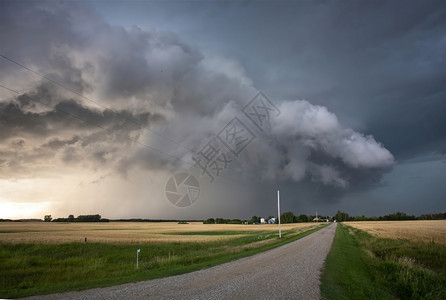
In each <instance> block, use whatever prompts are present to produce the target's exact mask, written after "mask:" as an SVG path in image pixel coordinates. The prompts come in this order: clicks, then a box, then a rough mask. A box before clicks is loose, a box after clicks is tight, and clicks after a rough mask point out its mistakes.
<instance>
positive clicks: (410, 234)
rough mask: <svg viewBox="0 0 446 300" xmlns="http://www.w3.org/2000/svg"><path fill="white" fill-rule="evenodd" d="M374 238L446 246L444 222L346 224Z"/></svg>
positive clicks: (445, 223) (445, 224)
mask: <svg viewBox="0 0 446 300" xmlns="http://www.w3.org/2000/svg"><path fill="white" fill-rule="evenodd" d="M346 224H347V225H349V226H352V227H355V228H358V229H361V230H364V231H366V232H368V233H370V234H372V235H374V236H377V237H382V238H389V239H404V240H409V241H412V242H423V243H432V242H433V243H436V244H441V245H446V220H432V221H422V220H420V221H380V222H373V221H372V222H348V223H346Z"/></svg>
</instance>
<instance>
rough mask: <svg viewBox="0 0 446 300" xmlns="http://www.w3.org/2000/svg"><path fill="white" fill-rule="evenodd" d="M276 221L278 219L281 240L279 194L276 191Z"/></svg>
mask: <svg viewBox="0 0 446 300" xmlns="http://www.w3.org/2000/svg"><path fill="white" fill-rule="evenodd" d="M277 219H279V238H282V230H281V229H280V192H279V190H277Z"/></svg>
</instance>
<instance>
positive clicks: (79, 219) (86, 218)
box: [44, 215, 110, 222]
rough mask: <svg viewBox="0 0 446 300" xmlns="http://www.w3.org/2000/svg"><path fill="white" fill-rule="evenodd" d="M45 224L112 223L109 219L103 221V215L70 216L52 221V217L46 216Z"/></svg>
mask: <svg viewBox="0 0 446 300" xmlns="http://www.w3.org/2000/svg"><path fill="white" fill-rule="evenodd" d="M44 221H45V222H110V220H109V219H102V217H101V215H79V216H77V217H76V218H75V217H74V216H73V215H69V216H68V218H57V219H54V220H53V219H52V218H51V215H46V216H45V218H44Z"/></svg>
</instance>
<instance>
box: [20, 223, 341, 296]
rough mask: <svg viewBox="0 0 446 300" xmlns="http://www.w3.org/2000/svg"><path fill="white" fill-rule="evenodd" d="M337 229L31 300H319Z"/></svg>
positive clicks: (327, 228)
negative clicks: (195, 266) (165, 272)
mask: <svg viewBox="0 0 446 300" xmlns="http://www.w3.org/2000/svg"><path fill="white" fill-rule="evenodd" d="M335 229H336V224H332V225H330V226H328V227H326V228H324V229H322V230H319V231H317V232H315V233H313V234H311V235H309V236H306V237H304V238H302V239H300V240H297V241H295V242H292V243H289V244H286V245H284V246H281V247H278V248H275V249H273V250H270V251H267V252H263V253H260V254H256V255H253V256H250V257H246V258H242V259H238V260H235V261H232V262H229V263H225V264H222V265H218V266H215V267H212V268H209V269H205V270H200V271H196V272H192V273H188V274H183V275H178V276H172V277H166V278H161V279H154V280H148V281H142V282H137V283H130V284H123V285H118V286H112V287H107V288H97V289H91V290H85V291H80V292H67V293H62V294H52V295H47V296H41V297H31V298H29V299H320V290H319V284H320V282H319V275H320V269H321V267H322V265H323V263H324V260H325V257H326V256H327V254H328V251H329V250H330V247H331V244H332V242H333V237H334V233H335Z"/></svg>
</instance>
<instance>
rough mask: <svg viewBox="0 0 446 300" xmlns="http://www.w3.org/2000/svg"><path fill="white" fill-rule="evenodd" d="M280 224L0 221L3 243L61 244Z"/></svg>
mask: <svg viewBox="0 0 446 300" xmlns="http://www.w3.org/2000/svg"><path fill="white" fill-rule="evenodd" d="M311 226H314V223H299V224H283V225H282V230H284V231H287V230H291V229H292V230H297V231H299V230H300V229H302V230H306V229H308V228H309V227H311ZM277 230H278V225H272V224H271V225H270V224H261V225H234V224H202V223H199V222H193V223H189V224H178V223H173V222H162V223H142V222H109V223H54V222H51V223H46V222H23V223H19V222H17V223H16V222H14V223H11V222H8V223H6V222H5V223H0V243H14V244H16V243H38V244H60V243H67V242H83V241H84V240H85V238H87V242H96V243H113V244H117V243H170V242H212V241H218V240H225V239H233V238H236V237H243V236H246V235H249V234H252V233H253V232H264V231H277Z"/></svg>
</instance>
